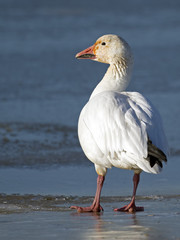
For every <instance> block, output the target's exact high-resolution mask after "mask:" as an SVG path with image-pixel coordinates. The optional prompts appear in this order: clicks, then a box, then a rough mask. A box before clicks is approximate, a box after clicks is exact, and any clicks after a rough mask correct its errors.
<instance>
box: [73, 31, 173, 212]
mask: <svg viewBox="0 0 180 240" xmlns="http://www.w3.org/2000/svg"><path fill="white" fill-rule="evenodd" d="M77 58H89V59H93V60H96V61H100V62H104V63H109V64H110V67H109V68H108V70H107V72H106V74H105V76H104V78H103V79H102V80H101V82H100V83H99V84H98V85H97V87H96V88H95V90H94V91H93V93H92V95H91V97H90V99H89V101H88V102H87V104H86V105H85V106H84V108H83V109H82V111H81V114H80V118H79V124H78V135H79V140H80V144H81V146H82V149H83V151H84V153H85V154H86V156H87V158H88V159H89V160H90V161H92V162H93V163H94V164H95V168H96V171H97V173H98V175H100V176H103V177H104V176H105V174H106V171H107V168H111V167H112V166H114V167H118V168H123V169H131V170H134V172H135V174H136V175H137V176H138V177H137V176H136V177H137V178H138V180H134V183H135V184H138V182H139V174H140V172H141V171H142V170H143V171H145V172H148V173H159V172H160V170H161V168H162V161H166V156H165V154H167V149H168V148H167V141H166V137H165V134H164V131H163V127H162V121H161V117H160V115H159V113H158V111H157V110H156V109H155V107H154V106H153V105H152V104H151V103H150V101H149V100H147V99H146V98H145V97H143V96H142V95H141V94H140V93H137V92H125V91H124V90H125V89H126V87H127V85H128V83H129V81H130V77H131V69H132V54H131V49H130V47H129V45H128V44H127V43H126V42H125V41H124V40H123V39H122V38H120V37H118V36H116V35H105V36H103V37H101V38H99V39H98V40H97V41H96V43H95V44H94V45H93V46H92V47H90V48H88V49H86V50H84V51H82V52H80V53H79V54H77ZM103 180H104V178H103ZM101 187H102V186H101ZM136 188H137V186H136V187H135V189H134V193H133V197H134V200H132V202H131V203H130V205H128V206H125V207H124V208H121V209H116V210H120V211H121V210H125V211H132V210H133V211H135V210H138V208H136V206H135V192H136ZM100 189H101V188H100ZM95 199H96V197H95ZM94 202H95V203H94V205H96V202H97V201H94ZM73 208H76V209H78V211H86V210H88V211H89V210H91V211H95V210H97V208H95V207H92V206H91V207H90V209H89V208H80V207H73ZM130 209H131V210H130ZM100 210H101V208H100V204H99V208H98V211H100ZM139 210H140V209H139ZM141 210H142V209H141Z"/></svg>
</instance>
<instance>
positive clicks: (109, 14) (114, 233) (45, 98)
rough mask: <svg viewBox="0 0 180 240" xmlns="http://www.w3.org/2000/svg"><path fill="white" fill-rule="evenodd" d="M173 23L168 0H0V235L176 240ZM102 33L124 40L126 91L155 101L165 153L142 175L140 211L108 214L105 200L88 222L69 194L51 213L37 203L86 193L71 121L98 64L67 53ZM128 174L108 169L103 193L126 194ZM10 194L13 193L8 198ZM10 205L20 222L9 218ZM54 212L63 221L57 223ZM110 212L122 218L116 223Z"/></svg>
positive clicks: (177, 10) (178, 34)
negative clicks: (158, 165) (129, 59)
mask: <svg viewBox="0 0 180 240" xmlns="http://www.w3.org/2000/svg"><path fill="white" fill-rule="evenodd" d="M179 22H180V2H179V1H177V0H174V1H170V0H159V1H155V0H152V1H146V2H145V1H143V0H135V1H130V0H126V1H121V0H120V1H116V0H112V1H105V0H104V1H100V0H99V1H95V2H93V1H91V2H87V1H83V0H76V1H71V0H70V1H64V0H58V1H56V0H54V1H50V0H39V1H35V0H30V1H28V0H17V1H13V0H0V149H1V151H0V166H1V170H0V172H1V174H0V175H1V177H0V192H1V195H0V213H2V215H0V225H1V226H2V227H3V228H2V231H0V233H1V236H3V237H4V239H8V240H9V239H20V238H21V239H24V238H26V239H49V238H51V239H59V236H63V239H67V238H68V239H71V237H72V236H73V235H74V233H76V235H77V239H92V238H95V239H101V238H106V239H108V238H109V236H110V235H111V239H116V238H118V239H124V238H125V237H124V236H126V238H127V239H133V238H132V236H134V239H159V238H160V237H161V238H163V239H166V237H165V236H167V239H179V237H180V233H179V232H178V227H177V226H176V222H178V221H179V220H180V219H179V216H180V215H179V212H180V210H179V208H180V207H179V189H180V187H179V181H180V178H179V173H178V169H179V168H180V160H179V158H180V128H179V122H180V107H179V106H180V68H179V62H180V56H179V52H180V25H179ZM107 33H113V34H118V35H120V36H122V37H123V38H124V39H126V40H127V42H128V43H129V44H130V45H131V47H132V50H133V53H134V60H135V65H134V72H133V78H132V81H131V84H130V85H129V87H128V90H129V91H139V92H141V93H143V94H144V95H145V96H147V97H148V98H150V100H151V101H152V102H153V104H154V105H155V106H156V107H157V108H158V109H159V111H160V113H161V116H162V118H163V122H164V128H165V132H166V135H167V138H168V142H169V147H170V152H171V155H170V156H169V159H168V164H167V166H165V167H164V172H163V173H162V174H160V175H157V176H154V175H148V174H142V178H141V184H140V186H139V189H138V194H139V195H140V198H139V200H140V201H142V202H143V204H144V205H145V209H147V210H146V211H145V213H142V215H141V214H140V215H137V218H138V221H136V220H133V221H134V222H132V219H131V217H129V215H121V214H119V215H114V214H113V213H110V212H111V208H112V207H118V206H117V203H116V201H117V199H116V198H115V199H111V200H110V199H109V200H107V203H106V204H105V207H104V208H106V210H107V214H105V215H100V216H99V217H98V220H97V219H96V218H95V219H94V217H92V216H89V217H88V216H86V217H84V218H83V217H79V216H76V215H75V217H74V215H73V217H72V216H71V215H70V213H71V211H69V210H68V206H69V205H71V204H72V203H73V201H74V198H72V199H70V200H69V202H68V203H67V204H65V205H64V202H63V204H61V202H60V203H59V202H58V204H60V205H62V206H61V207H62V208H60V209H59V211H58V210H57V208H55V211H54V212H51V210H50V209H49V208H48V207H41V204H42V201H44V200H42V199H41V197H42V198H43V196H46V195H48V196H49V195H50V196H51V197H53V196H56V195H57V196H62V199H63V196H65V197H69V196H71V195H72V196H76V197H77V202H78V203H79V204H80V203H81V201H83V197H84V196H87V197H88V196H93V194H94V192H95V185H96V173H95V171H94V169H93V166H92V164H91V163H90V162H89V161H88V160H87V159H86V158H85V156H84V154H83V153H82V150H81V148H80V145H79V142H78V138H77V121H78V116H79V113H80V111H81V109H82V107H83V105H84V104H85V103H86V101H87V100H88V98H89V96H90V94H91V92H92V90H93V89H94V87H95V86H96V84H97V83H98V82H99V81H100V80H101V78H102V77H103V75H104V73H105V71H106V69H107V67H108V66H107V65H105V64H101V63H97V62H93V61H85V60H84V61H78V60H76V59H75V54H76V53H77V52H79V51H81V50H83V49H85V48H87V47H88V46H90V45H92V44H93V43H94V42H95V41H96V39H97V38H98V37H100V36H101V35H103V34H107ZM131 179H132V173H131V172H130V171H123V170H118V169H113V170H111V171H109V172H108V175H107V178H106V182H105V185H104V189H103V193H102V194H103V196H109V197H112V196H124V197H125V199H123V200H122V201H125V200H126V197H127V198H128V197H129V196H130V195H131V190H132V189H131V188H132V183H131ZM84 181H86V182H87V187H85V186H84V185H83V184H82V183H83V182H84ZM13 194H16V195H13ZM19 194H20V196H21V197H22V199H23V200H22V199H21V200H18V199H17V198H16V196H17V195H19ZM28 194H30V195H31V196H30V197H27V198H26V196H27V195H28ZM28 196H29V195H28ZM32 196H33V199H35V200H33V201H35V205H37V206H36V207H37V209H36V210H37V211H38V213H36V214H35V213H34V211H35V209H34V208H31V204H32V203H31V198H32ZM37 196H39V197H40V200H39V198H38V197H37ZM148 196H151V198H150V200H147V197H148ZM36 199H38V200H37V201H36ZM60 199H61V197H60ZM62 199H61V200H62ZM91 199H92V198H91ZM91 199H90V200H91ZM155 199H156V200H155ZM162 199H165V200H164V201H163V200H162ZM65 200H66V198H65ZM154 201H155V202H154ZM105 202H106V201H105ZM53 204H55V205H56V200H55V199H54V198H53ZM163 204H164V205H163ZM114 205H115V206H114ZM62 209H63V210H62ZM44 211H45V212H44ZM47 211H48V212H47ZM56 211H57V212H56ZM17 212H18V213H19V212H20V213H21V214H20V215H19V218H21V219H22V220H19V221H17V222H16V217H14V215H13V214H14V213H17ZM7 213H9V215H4V214H7ZM156 213H157V215H156ZM26 214H27V215H26ZM168 216H169V218H168ZM28 217H29V222H28ZM57 218H62V219H65V220H64V223H63V222H62V221H61V226H63V227H62V229H61V230H59V228H58V226H59V224H60V223H58V221H57ZM46 219H47V221H46ZM84 219H85V221H84ZM117 219H118V221H123V223H121V229H118V226H119V222H118V223H117ZM122 219H123V220H122ZM164 219H166V221H165V223H164V222H163V220H164ZM68 221H69V223H70V224H69V225H68ZM76 221H77V222H78V224H77V225H74V224H75V223H74V222H76ZM38 222H43V223H44V224H45V225H46V229H47V232H48V231H49V235H48V234H47V232H46V229H44V227H43V225H42V224H41V225H39V226H40V227H39V228H38V227H35V224H36V225H37V226H38V224H37V223H38ZM85 222H86V223H87V224H89V225H88V226H89V227H90V228H89V229H86V228H85V229H86V230H87V231H83V233H82V232H81V225H83V224H85ZM139 222H140V224H139ZM143 222H144V224H143ZM11 223H13V224H11ZM158 224H159V225H158ZM10 225H11V226H13V227H11V228H9V227H10ZM99 225H100V227H99V228H98V227H97V226H99ZM112 225H113V226H114V227H111V226H112ZM168 225H169V234H168V233H167V232H168V231H167V232H166V235H165V234H164V233H163V231H164V229H168ZM21 226H23V227H22V228H21ZM83 226H85V225H83ZM104 226H106V227H104ZM157 226H158V227H157ZM96 227H97V228H96ZM33 228H35V229H36V231H35V232H34V235H33V234H32V229H33ZM67 228H69V229H70V230H69V232H68V233H67V232H66V231H65V230H66V229H67ZM75 229H76V230H75ZM94 229H96V230H94ZM129 229H131V230H132V231H130V232H129V235H127V231H129ZM13 233H15V235H13ZM83 234H85V235H83ZM109 234H110V235H109ZM123 234H124V235H123ZM133 234H134V235H133ZM139 234H140V235H139ZM13 236H14V237H15V238H13ZM41 236H42V237H41ZM119 236H122V238H120V237H119ZM45 237H46V238H45ZM48 237H49V238H48ZM128 237H129V238H128Z"/></svg>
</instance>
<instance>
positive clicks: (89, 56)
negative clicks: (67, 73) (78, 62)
mask: <svg viewBox="0 0 180 240" xmlns="http://www.w3.org/2000/svg"><path fill="white" fill-rule="evenodd" d="M94 57H95V55H94V54H90V53H88V54H83V55H80V56H77V57H76V58H77V59H79V58H89V59H91V58H94Z"/></svg>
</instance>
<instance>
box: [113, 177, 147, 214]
mask: <svg viewBox="0 0 180 240" xmlns="http://www.w3.org/2000/svg"><path fill="white" fill-rule="evenodd" d="M139 180H140V174H137V173H135V174H134V177H133V183H134V188H133V196H132V199H131V202H130V203H129V204H128V205H125V206H124V207H122V208H115V209H114V211H120V212H136V211H144V207H136V205H135V197H136V190H137V187H138V183H139Z"/></svg>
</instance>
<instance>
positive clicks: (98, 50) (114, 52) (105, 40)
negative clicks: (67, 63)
mask: <svg viewBox="0 0 180 240" xmlns="http://www.w3.org/2000/svg"><path fill="white" fill-rule="evenodd" d="M76 58H78V59H91V60H95V61H98V62H102V63H107V64H110V65H111V64H116V63H117V62H121V61H123V62H124V61H125V62H128V61H129V60H132V53H131V49H130V46H129V45H128V43H127V42H126V41H125V40H124V39H123V38H121V37H119V36H117V35H112V34H108V35H104V36H102V37H100V38H98V39H97V41H96V42H95V44H94V45H92V46H91V47H89V48H87V49H85V50H83V51H81V52H79V53H78V54H76Z"/></svg>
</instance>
